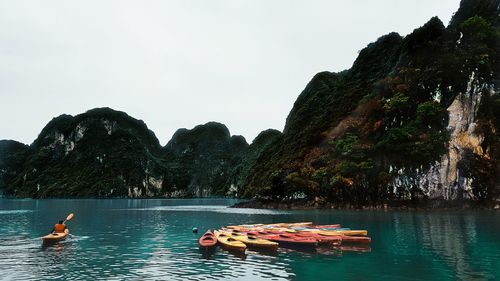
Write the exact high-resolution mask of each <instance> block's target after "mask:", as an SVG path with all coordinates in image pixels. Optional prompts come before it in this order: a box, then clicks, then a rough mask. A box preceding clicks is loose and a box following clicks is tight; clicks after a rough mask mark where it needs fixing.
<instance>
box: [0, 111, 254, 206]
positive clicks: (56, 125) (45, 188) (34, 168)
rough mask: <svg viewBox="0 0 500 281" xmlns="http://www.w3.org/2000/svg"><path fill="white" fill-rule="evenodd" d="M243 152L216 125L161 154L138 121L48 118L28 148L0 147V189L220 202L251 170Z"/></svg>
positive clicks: (183, 135) (115, 116) (177, 139)
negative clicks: (209, 198)
mask: <svg viewBox="0 0 500 281" xmlns="http://www.w3.org/2000/svg"><path fill="white" fill-rule="evenodd" d="M248 149H249V146H248V144H247V142H246V141H245V139H244V138H243V137H241V136H231V135H230V134H229V130H228V129H227V128H226V126H224V125H222V124H219V123H215V122H211V123H207V124H205V125H200V126H197V127H195V128H194V129H192V130H187V129H180V130H178V131H177V132H176V133H175V135H174V136H173V138H172V140H171V141H170V142H169V143H168V144H167V145H166V146H165V147H161V146H160V144H159V142H158V139H157V138H156V136H155V135H154V133H153V132H152V131H151V130H149V129H148V127H147V126H146V124H144V122H142V121H141V120H137V119H134V118H132V117H130V116H129V115H127V114H126V113H124V112H120V111H115V110H112V109H110V108H96V109H92V110H89V111H87V112H85V113H83V114H79V115H76V116H70V115H61V116H59V117H56V118H54V119H52V121H50V122H49V123H48V124H47V125H46V126H45V128H44V129H43V130H42V132H41V133H40V135H39V136H38V138H37V139H36V140H35V141H34V142H33V144H31V145H30V146H27V145H24V144H21V143H18V142H15V141H7V140H4V141H0V188H2V187H3V189H4V191H5V193H6V194H7V195H9V196H16V197H35V198H46V197H103V198H109V197H193V196H225V195H228V194H234V193H236V191H237V189H238V187H239V186H238V185H236V184H241V181H239V182H238V183H237V180H238V179H239V177H240V176H242V172H241V171H242V170H245V171H248V169H244V168H243V163H242V162H243V158H244V157H245V156H246V153H247V152H248ZM231 190H232V191H231ZM231 192H232V193H231Z"/></svg>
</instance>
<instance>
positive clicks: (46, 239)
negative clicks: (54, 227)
mask: <svg viewBox="0 0 500 281" xmlns="http://www.w3.org/2000/svg"><path fill="white" fill-rule="evenodd" d="M68 235H69V229H67V228H66V229H65V230H64V232H55V233H50V234H47V235H45V236H43V237H42V241H43V243H55V242H58V241H62V240H64V239H66V237H67V236H68Z"/></svg>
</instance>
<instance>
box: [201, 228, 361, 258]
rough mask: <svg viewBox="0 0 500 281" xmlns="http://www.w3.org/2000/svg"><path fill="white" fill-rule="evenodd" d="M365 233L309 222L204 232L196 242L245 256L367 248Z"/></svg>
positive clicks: (202, 245)
mask: <svg viewBox="0 0 500 281" xmlns="http://www.w3.org/2000/svg"><path fill="white" fill-rule="evenodd" d="M367 235H368V232H367V231H366V230H351V229H349V228H343V227H342V226H341V225H340V224H330V225H314V224H313V223H312V222H299V223H275V224H251V225H230V226H226V227H223V228H221V229H219V230H215V231H213V232H212V231H211V230H208V231H207V232H206V233H205V234H203V235H202V236H201V237H200V239H199V244H200V246H201V247H203V248H210V247H215V246H216V245H220V246H221V247H223V248H226V249H228V250H234V251H241V252H245V250H246V249H247V247H249V248H260V249H269V250H275V249H277V248H278V247H307V248H316V247H317V246H319V245H331V246H340V245H345V244H364V245H367V244H370V243H371V238H370V237H368V236H367Z"/></svg>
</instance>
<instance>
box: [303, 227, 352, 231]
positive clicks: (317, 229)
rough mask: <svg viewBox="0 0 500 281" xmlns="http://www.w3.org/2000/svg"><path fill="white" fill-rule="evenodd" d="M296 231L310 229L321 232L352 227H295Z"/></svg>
mask: <svg viewBox="0 0 500 281" xmlns="http://www.w3.org/2000/svg"><path fill="white" fill-rule="evenodd" d="M293 229H294V230H295V231H296V232H297V231H304V232H305V231H308V232H320V231H344V230H351V229H350V228H347V227H337V228H308V227H301V228H293Z"/></svg>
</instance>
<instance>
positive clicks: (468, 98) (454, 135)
mask: <svg viewBox="0 0 500 281" xmlns="http://www.w3.org/2000/svg"><path fill="white" fill-rule="evenodd" d="M485 90H486V91H488V92H489V94H490V95H495V92H494V89H493V86H492V85H486V84H481V83H480V82H479V79H477V78H476V77H475V73H474V72H473V73H472V74H471V77H470V79H469V81H468V83H467V90H466V91H465V92H463V93H462V92H461V93H459V94H458V95H457V96H456V97H455V99H454V100H453V102H452V104H451V105H450V106H449V107H448V109H447V110H448V113H449V121H448V127H447V129H448V131H449V132H450V140H449V143H448V152H447V153H446V154H445V155H443V156H442V159H441V161H440V162H439V163H437V164H434V165H432V167H431V168H430V169H429V171H428V172H427V173H424V174H422V175H421V178H420V188H421V189H422V190H423V191H424V193H425V194H426V195H428V196H429V197H430V198H442V199H446V200H449V199H475V197H476V196H475V195H474V193H473V191H472V183H473V179H472V178H469V177H467V176H466V175H464V173H463V171H461V170H460V168H459V163H460V161H463V160H464V159H466V151H471V152H472V153H474V154H475V155H477V156H478V157H481V158H486V159H490V158H491V155H489V150H487V151H483V147H482V144H483V141H484V135H482V134H481V133H478V132H477V112H478V109H479V105H480V103H481V96H482V93H483V91H485Z"/></svg>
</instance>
